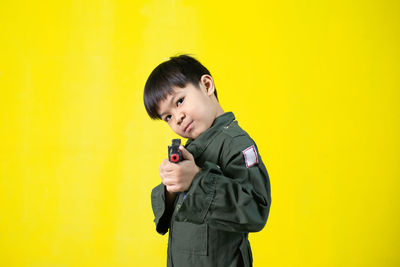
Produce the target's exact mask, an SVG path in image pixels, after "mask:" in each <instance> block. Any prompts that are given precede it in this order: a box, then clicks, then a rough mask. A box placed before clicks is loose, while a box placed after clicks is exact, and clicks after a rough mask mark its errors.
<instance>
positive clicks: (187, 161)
mask: <svg viewBox="0 0 400 267" xmlns="http://www.w3.org/2000/svg"><path fill="white" fill-rule="evenodd" d="M179 150H180V151H181V152H182V157H183V161H181V162H179V163H172V162H169V160H168V159H164V160H163V161H162V163H161V165H160V168H159V170H160V177H161V180H162V182H163V184H164V185H165V186H166V187H167V191H168V192H170V193H175V192H183V191H187V190H188V189H189V187H190V186H191V184H192V181H193V178H194V176H195V175H196V174H197V173H198V172H199V171H200V168H199V167H198V166H197V165H196V163H195V162H194V158H193V155H192V154H190V152H189V151H187V150H186V149H185V148H184V147H183V146H180V147H179Z"/></svg>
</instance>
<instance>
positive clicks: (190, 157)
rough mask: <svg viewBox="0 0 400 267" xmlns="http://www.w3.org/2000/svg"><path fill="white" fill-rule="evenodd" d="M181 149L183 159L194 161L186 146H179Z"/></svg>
mask: <svg viewBox="0 0 400 267" xmlns="http://www.w3.org/2000/svg"><path fill="white" fill-rule="evenodd" d="M179 150H180V151H181V152H182V157H183V159H187V160H191V161H194V158H193V155H192V154H191V153H190V152H189V151H187V150H186V148H185V147H184V146H179Z"/></svg>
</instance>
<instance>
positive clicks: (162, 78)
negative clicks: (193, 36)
mask: <svg viewBox="0 0 400 267" xmlns="http://www.w3.org/2000/svg"><path fill="white" fill-rule="evenodd" d="M204 74H208V75H210V76H211V74H210V72H209V71H208V70H207V68H206V67H204V66H203V65H202V64H201V63H200V62H199V61H198V60H196V59H195V58H193V57H191V56H189V55H185V54H184V55H180V56H173V57H170V58H169V60H168V61H165V62H163V63H161V64H160V65H158V66H157V67H156V68H155V69H154V70H153V71H152V72H151V74H150V76H149V78H147V81H146V84H145V86H144V93H143V102H144V106H145V108H146V111H147V113H148V114H149V116H150V118H152V119H161V117H160V115H159V114H158V112H157V105H158V103H159V102H160V101H161V100H164V99H166V98H167V95H168V94H171V93H172V91H173V87H180V88H184V87H185V86H186V85H187V84H188V83H192V84H193V85H194V86H195V87H196V88H200V86H199V82H200V78H201V76H202V75H204ZM214 95H215V97H216V98H217V100H218V97H217V90H216V89H215V91H214Z"/></svg>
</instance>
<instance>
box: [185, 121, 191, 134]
mask: <svg viewBox="0 0 400 267" xmlns="http://www.w3.org/2000/svg"><path fill="white" fill-rule="evenodd" d="M192 124H193V121H191V122H189V123H188V125H186V127H185V129H184V132H186V131H187V130H190V129H191V128H192Z"/></svg>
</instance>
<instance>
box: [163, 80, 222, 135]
mask: <svg viewBox="0 0 400 267" xmlns="http://www.w3.org/2000/svg"><path fill="white" fill-rule="evenodd" d="M204 77H205V78H204ZM199 86H200V88H196V87H195V86H194V85H193V84H192V83H188V84H187V85H186V86H185V87H184V88H180V87H174V88H173V92H172V94H170V95H168V96H167V98H166V99H164V100H162V101H160V102H159V103H158V114H160V116H161V119H162V120H164V121H166V122H167V123H168V125H169V126H170V127H171V129H172V130H173V131H174V132H175V133H176V134H178V135H179V136H181V137H183V138H191V139H196V138H197V137H198V136H199V135H200V134H202V133H203V132H204V131H206V130H207V129H208V128H210V127H211V125H212V123H213V122H214V120H215V118H216V117H218V116H219V115H221V114H222V113H223V111H222V109H221V108H220V106H219V104H218V102H217V101H216V98H215V96H214V84H213V82H212V78H211V76H208V75H203V76H202V79H201V80H200V83H199ZM218 107H219V108H218Z"/></svg>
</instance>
